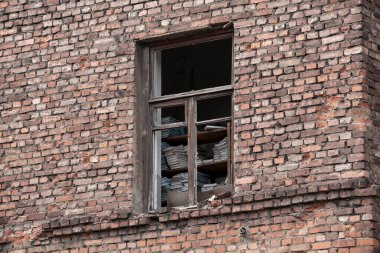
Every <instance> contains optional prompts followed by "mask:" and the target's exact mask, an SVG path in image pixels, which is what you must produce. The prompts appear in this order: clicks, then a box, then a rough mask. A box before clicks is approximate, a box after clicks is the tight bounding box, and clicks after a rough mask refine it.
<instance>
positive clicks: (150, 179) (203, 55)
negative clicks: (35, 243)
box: [140, 34, 233, 210]
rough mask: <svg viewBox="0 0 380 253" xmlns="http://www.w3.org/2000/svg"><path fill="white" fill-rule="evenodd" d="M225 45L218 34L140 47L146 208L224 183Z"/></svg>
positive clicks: (214, 191) (204, 195) (181, 201)
mask: <svg viewBox="0 0 380 253" xmlns="http://www.w3.org/2000/svg"><path fill="white" fill-rule="evenodd" d="M232 44H233V41H232V35H231V34H219V35H216V36H212V37H211V36H209V37H206V38H204V37H203V38H200V39H199V38H197V39H195V40H191V41H185V42H180V43H174V44H170V45H163V46H162V45H161V46H154V47H152V46H150V47H149V48H148V50H147V47H145V48H144V49H145V50H146V51H145V63H147V62H149V73H150V76H149V78H147V83H148V85H149V87H148V91H146V92H145V98H146V102H145V103H146V104H145V105H144V106H143V107H145V108H146V109H141V110H142V111H143V110H145V111H146V114H145V116H143V118H145V119H146V120H147V122H146V124H144V129H143V132H145V131H146V138H145V141H143V142H142V145H144V146H145V145H146V148H147V150H146V151H147V152H146V154H141V156H142V159H147V160H148V161H146V162H145V164H146V166H147V168H148V173H146V174H145V176H146V177H147V180H146V182H147V183H148V186H147V188H146V189H147V190H148V193H147V194H146V195H145V196H146V197H148V199H149V201H148V204H147V209H148V210H156V209H159V208H162V207H177V206H194V205H196V204H197V203H198V202H200V201H203V200H206V199H209V198H210V197H212V196H214V195H219V194H222V193H226V192H229V191H230V190H231V183H232V175H231V160H232V155H231V132H232V131H231V128H232V92H233V90H232ZM146 54H149V56H148V57H147V56H146ZM142 71H144V70H142ZM140 121H144V119H140ZM142 163H144V161H142ZM142 166H143V165H142Z"/></svg>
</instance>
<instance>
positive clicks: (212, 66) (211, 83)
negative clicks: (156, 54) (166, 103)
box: [161, 38, 232, 96]
mask: <svg viewBox="0 0 380 253" xmlns="http://www.w3.org/2000/svg"><path fill="white" fill-rule="evenodd" d="M231 50H232V39H231V38H227V39H222V40H216V41H210V42H205V43H200V44H193V45H188V46H182V47H176V48H171V49H165V50H162V51H161V87H162V90H161V96H166V95H171V94H176V93H182V92H188V91H192V90H201V89H206V88H213V87H218V86H224V85H228V84H231V64H232V55H231Z"/></svg>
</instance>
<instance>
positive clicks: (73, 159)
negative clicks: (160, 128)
mask: <svg viewBox="0 0 380 253" xmlns="http://www.w3.org/2000/svg"><path fill="white" fill-rule="evenodd" d="M228 21H233V24H234V41H235V46H234V52H235V61H234V75H235V83H234V86H235V94H234V108H235V110H234V111H235V112H234V116H235V122H234V128H235V129H234V177H235V178H234V179H235V192H234V195H233V196H232V197H231V198H226V199H223V200H217V201H215V202H213V203H210V204H209V206H206V207H205V208H203V209H200V210H192V211H183V212H171V213H169V214H150V215H143V214H135V213H133V212H132V211H133V208H132V207H133V203H132V186H133V183H134V182H133V172H134V170H136V169H139V168H136V167H135V166H134V162H135V161H134V152H135V151H134V145H135V138H134V134H135V132H134V131H135V129H136V127H138V126H136V125H135V124H134V116H135V115H134V103H135V75H134V73H135V54H136V52H135V41H136V40H144V39H148V38H153V37H159V36H163V35H167V34H175V33H179V34H180V33H182V32H185V31H189V30H196V29H201V28H204V27H207V26H208V25H213V24H219V23H223V22H228ZM379 27H380V24H379V6H378V5H377V4H376V2H375V1H370V0H366V1H359V0H344V1H338V0H310V1H308V0H306V1H301V0H280V1H269V0H232V1H225V0H223V1H216V0H194V1H182V0H158V1H146V0H124V1H105V0H104V1H95V0H86V1H63V0H61V1H59V0H44V1H26V0H18V1H16V0H15V1H3V2H1V3H0V189H1V191H0V249H1V250H2V251H4V252H52V251H56V252H57V251H62V252H69V250H71V251H70V252H112V251H115V252H118V250H119V251H124V252H173V251H189V252H190V251H191V252H226V251H228V252H263V251H264V250H266V251H265V252H271V251H273V252H351V253H353V252H377V251H378V250H380V249H379V240H380V238H379V237H380V236H379V234H380V228H379V208H380V207H379V204H378V203H379V197H378V196H379V191H378V186H377V185H376V184H378V183H379V180H380V179H379V178H380V174H379V167H378V164H379V161H378V159H379V158H378V154H377V153H378V150H379V148H378V144H377V143H378V139H379V138H378V133H377V132H378V131H377V129H378V125H379V124H378V120H376V118H377V115H378V113H379V108H378V103H377V99H378V87H377V84H378V82H379V79H378V73H377V72H378V69H379V48H378V46H379V35H378V31H379ZM242 225H244V226H247V228H248V230H249V234H248V236H247V237H240V236H239V234H238V228H240V227H241V226H242ZM319 250H321V251H319ZM323 250H325V251H323ZM376 250H377V251H376Z"/></svg>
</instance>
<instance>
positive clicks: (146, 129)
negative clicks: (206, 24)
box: [133, 30, 234, 213]
mask: <svg viewBox="0 0 380 253" xmlns="http://www.w3.org/2000/svg"><path fill="white" fill-rule="evenodd" d="M184 37H185V38H184V39H183V40H178V39H175V40H172V41H166V40H165V41H164V42H163V41H158V42H155V43H148V44H145V43H136V62H135V63H136V103H135V105H136V107H135V122H136V126H137V128H136V142H135V163H134V164H135V169H134V171H133V172H134V173H133V177H134V180H133V206H134V208H133V209H134V212H136V213H146V212H149V211H155V210H157V209H158V208H159V206H158V203H157V199H158V198H159V196H157V194H158V193H159V192H160V189H158V188H159V187H160V185H159V184H158V183H157V182H155V178H158V177H160V175H156V176H153V175H154V173H155V171H154V162H153V160H154V159H153V156H154V154H153V132H154V131H157V130H165V129H169V128H173V127H187V128H188V140H187V141H188V146H189V148H188V165H189V168H188V173H189V182H188V185H189V187H188V193H189V199H188V200H189V206H195V205H197V191H196V187H197V186H196V184H197V180H196V177H197V176H196V173H197V169H196V168H197V164H196V159H197V158H196V154H197V127H196V126H197V125H201V124H207V123H210V124H211V123H214V122H220V121H228V120H229V121H230V123H229V127H228V128H227V131H228V135H227V136H228V151H229V154H228V164H227V177H228V181H229V183H230V184H231V185H232V184H233V171H232V164H233V155H232V144H231V140H232V136H231V135H232V134H231V133H233V124H232V123H233V121H234V120H233V111H234V110H233V102H232V101H231V116H229V117H224V118H218V119H212V120H206V121H201V122H197V121H196V119H197V117H196V112H197V108H196V100H200V99H207V98H215V97H221V96H225V95H231V99H232V98H233V92H234V90H233V81H234V72H233V70H234V64H233V62H234V47H233V45H234V41H233V31H232V30H229V31H225V30H217V31H213V33H212V34H207V35H205V34H201V35H196V36H192V38H186V34H185V35H184ZM226 38H231V40H232V42H231V43H232V52H231V55H232V57H231V58H232V59H231V60H232V63H231V82H230V84H229V85H224V86H218V87H213V88H207V89H202V90H196V91H189V92H183V93H177V94H171V95H165V96H157V95H156V94H157V85H156V79H157V76H155V75H156V73H155V72H156V71H155V69H156V67H157V63H156V52H157V51H158V50H164V49H170V48H175V47H181V46H188V45H194V44H200V43H204V42H210V41H215V40H220V39H226ZM182 104H183V105H185V122H178V123H171V124H165V125H160V126H154V119H153V110H154V109H155V108H159V107H166V106H173V105H182ZM154 187H157V189H153V188H154Z"/></svg>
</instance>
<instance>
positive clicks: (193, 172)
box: [187, 97, 197, 206]
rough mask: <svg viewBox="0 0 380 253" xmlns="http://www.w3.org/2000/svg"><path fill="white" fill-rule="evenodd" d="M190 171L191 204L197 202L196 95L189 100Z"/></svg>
mask: <svg viewBox="0 0 380 253" xmlns="http://www.w3.org/2000/svg"><path fill="white" fill-rule="evenodd" d="M187 108H188V109H187V111H188V124H189V125H188V133H189V134H188V151H187V152H188V159H187V161H188V173H189V206H194V205H196V204H197V168H196V155H197V153H196V152H197V129H196V125H195V120H196V112H197V108H196V102H195V99H194V97H190V98H189V100H188V106H187Z"/></svg>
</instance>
